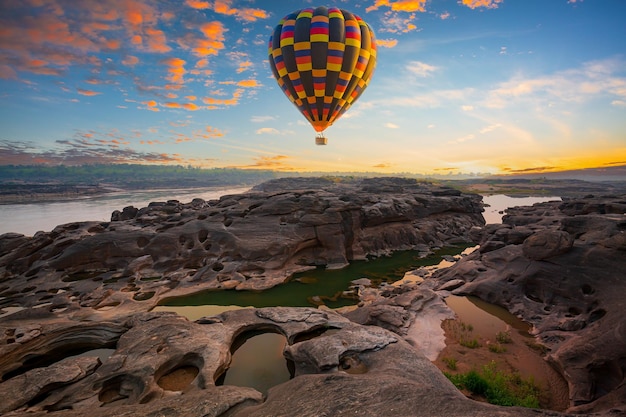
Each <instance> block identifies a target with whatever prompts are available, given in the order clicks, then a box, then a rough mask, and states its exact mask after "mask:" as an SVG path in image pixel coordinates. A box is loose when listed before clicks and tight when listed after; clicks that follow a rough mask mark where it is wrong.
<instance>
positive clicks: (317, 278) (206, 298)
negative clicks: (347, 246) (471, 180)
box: [161, 245, 469, 308]
mask: <svg viewBox="0 0 626 417" xmlns="http://www.w3.org/2000/svg"><path fill="white" fill-rule="evenodd" d="M468 247H469V245H464V246H451V247H446V248H443V249H440V250H438V251H436V252H435V253H434V254H432V255H430V256H427V257H420V256H419V252H417V251H401V252H396V253H394V254H392V255H391V256H383V257H379V258H374V259H370V260H367V261H355V262H352V263H350V265H348V266H347V267H345V268H342V269H338V270H328V269H325V268H318V269H315V270H311V271H307V272H303V273H299V274H295V275H294V276H293V277H292V278H291V279H290V280H289V281H288V282H286V283H284V284H281V285H277V286H275V287H272V288H270V289H267V290H264V291H237V290H220V291H215V290H210V291H202V292H198V293H195V294H192V295H188V296H185V297H178V298H171V299H166V300H164V301H163V302H162V303H161V305H162V306H203V305H216V306H242V307H249V306H251V307H258V308H260V307H275V306H283V307H311V306H317V305H319V304H325V305H326V306H328V307H330V308H339V307H344V306H349V305H354V304H356V303H357V302H358V298H357V297H356V294H353V295H350V294H346V292H347V291H348V290H349V288H350V286H351V282H352V281H354V280H356V279H360V278H368V279H370V280H371V281H372V285H374V286H377V285H380V284H381V283H382V282H386V283H392V282H395V281H397V280H399V279H401V278H402V277H404V274H405V273H406V272H408V271H411V270H414V269H416V268H418V267H420V266H430V265H437V264H439V262H441V260H442V256H444V255H458V254H460V253H461V252H462V251H463V250H465V249H466V248H468Z"/></svg>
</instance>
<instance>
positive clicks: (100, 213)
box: [0, 187, 561, 236]
mask: <svg viewBox="0 0 626 417" xmlns="http://www.w3.org/2000/svg"><path fill="white" fill-rule="evenodd" d="M249 189H250V187H232V188H227V187H215V188H189V189H181V190H148V191H119V192H114V193H110V194H106V195H102V196H98V197H83V198H78V199H75V200H71V201H57V202H39V203H30V204H29V203H22V204H4V205H0V211H1V213H2V214H1V215H0V235H1V234H3V233H9V232H14V233H21V234H24V235H26V236H32V235H34V234H35V233H37V232H38V231H44V232H49V231H51V230H52V229H54V228H55V227H56V226H58V225H60V224H66V223H73V222H81V221H101V222H108V221H110V220H111V213H113V212H114V211H115V210H122V209H123V208H124V207H127V206H135V207H137V208H142V207H146V206H147V205H148V204H149V203H151V202H153V201H167V200H178V201H180V202H182V203H189V202H190V201H191V200H193V199H194V198H202V199H204V200H213V199H218V198H219V197H221V196H223V195H227V194H240V193H243V192H245V191H248V190H249ZM560 199H561V198H560V197H509V196H506V195H501V194H498V195H487V196H483V201H484V202H485V204H488V205H489V206H488V207H485V212H484V213H483V216H484V218H485V221H486V222H487V223H501V222H502V213H501V212H502V211H503V210H505V209H506V208H508V207H514V206H529V205H533V204H535V203H539V202H544V201H554V200H560Z"/></svg>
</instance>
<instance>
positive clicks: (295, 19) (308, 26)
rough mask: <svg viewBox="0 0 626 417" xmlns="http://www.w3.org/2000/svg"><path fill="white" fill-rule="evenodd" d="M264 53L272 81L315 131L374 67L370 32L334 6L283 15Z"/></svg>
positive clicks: (348, 101) (343, 106) (337, 113)
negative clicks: (275, 81) (267, 55)
mask: <svg viewBox="0 0 626 417" xmlns="http://www.w3.org/2000/svg"><path fill="white" fill-rule="evenodd" d="M268 54H269V62H270V67H271V69H272V73H273V74H274V77H275V78H276V80H277V81H278V85H279V86H280V87H281V89H282V90H283V92H284V93H285V95H286V96H287V97H288V98H289V100H290V101H291V102H292V103H294V104H295V106H296V107H297V108H298V109H299V110H300V112H301V113H302V114H303V115H304V117H306V119H307V120H308V121H309V123H311V125H312V126H313V128H314V129H315V130H316V131H317V132H322V131H324V129H326V128H327V127H328V126H330V125H332V124H333V122H335V121H336V120H337V119H338V118H339V117H341V115H342V114H343V113H344V112H345V111H346V110H348V108H350V106H351V105H352V104H354V102H355V101H356V100H357V99H358V98H359V96H360V95H361V94H362V93H363V91H364V90H365V88H366V87H367V85H368V83H369V81H370V79H371V77H372V74H373V72H374V68H375V67H376V43H375V41H374V33H373V32H372V30H371V29H370V27H369V26H368V24H367V23H365V22H364V21H363V20H362V19H361V18H360V17H358V16H357V15H354V14H352V13H350V12H348V11H346V10H342V9H338V8H336V7H328V8H327V7H318V8H307V9H302V10H298V11H295V12H293V13H291V14H289V15H287V16H285V17H284V18H283V19H282V20H281V21H280V22H279V23H278V25H277V26H276V28H275V29H274V32H273V33H272V36H271V37H270V41H269V49H268Z"/></svg>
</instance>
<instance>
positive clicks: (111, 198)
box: [0, 187, 250, 236]
mask: <svg viewBox="0 0 626 417" xmlns="http://www.w3.org/2000/svg"><path fill="white" fill-rule="evenodd" d="M249 189H250V187H231V188H227V187H214V188H189V189H181V190H171V189H170V190H149V191H120V192H114V193H110V194H106V195H102V196H98V197H83V198H77V199H75V200H71V201H56V202H39V203H32V204H28V203H25V204H3V205H0V213H1V214H0V235H1V234H3V233H8V232H15V233H21V234H23V235H26V236H32V235H34V234H35V233H36V232H38V231H44V232H49V231H51V230H52V229H54V228H55V227H56V226H58V225H60V224H66V223H73V222H82V221H100V222H108V221H110V220H111V213H113V212H114V211H115V210H120V211H121V210H122V209H123V208H124V207H127V206H135V207H137V208H142V207H146V206H147V205H148V204H150V203H151V202H153V201H167V200H178V201H180V202H181V203H189V202H191V200H193V199H194V198H202V199H204V200H207V201H208V200H213V199H218V198H220V197H221V196H223V195H227V194H241V193H243V192H246V191H248V190H249Z"/></svg>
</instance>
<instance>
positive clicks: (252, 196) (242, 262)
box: [0, 178, 484, 318]
mask: <svg viewBox="0 0 626 417" xmlns="http://www.w3.org/2000/svg"><path fill="white" fill-rule="evenodd" d="M481 212H482V205H481V202H480V197H479V196H476V195H464V194H461V193H460V192H458V191H456V190H453V189H450V188H441V187H437V186H434V185H431V184H428V183H419V182H417V181H415V180H407V179H400V178H383V179H364V180H354V181H344V182H333V181H331V180H329V179H320V178H312V179H307V178H301V179H281V180H275V181H270V182H268V183H265V184H261V185H260V186H257V187H255V188H254V189H252V190H251V191H250V192H248V193H244V194H238V195H227V196H223V197H222V198H220V199H219V200H215V201H209V202H206V201H203V200H198V199H196V200H193V201H192V202H191V203H188V204H183V203H180V202H178V201H169V202H165V203H158V202H155V203H151V204H150V205H149V206H148V207H145V208H141V209H137V208H134V207H126V208H124V209H123V210H122V211H116V212H114V213H113V215H112V220H111V222H106V223H101V222H80V223H70V224H65V225H60V226H58V227H56V228H55V229H54V230H53V231H52V232H49V233H44V232H40V233H37V234H36V235H35V236H33V237H26V236H22V235H17V234H5V235H2V236H0V297H3V298H2V299H0V308H4V307H18V308H26V310H25V311H21V312H16V313H14V315H16V316H15V317H20V316H32V315H33V314H37V315H40V316H41V315H46V314H53V313H54V314H63V315H66V316H72V314H77V315H79V316H81V317H86V316H89V315H90V314H93V313H94V312H97V313H104V311H105V310H109V314H120V313H121V312H122V311H147V310H149V309H151V308H152V307H154V305H156V303H157V302H158V301H159V300H162V299H163V298H165V297H173V296H177V295H181V294H186V293H190V292H196V291H199V290H201V289H233V288H236V289H238V290H244V289H266V288H269V287H272V286H274V285H277V284H279V283H282V282H283V281H285V279H287V278H288V277H290V276H291V275H292V274H293V273H295V272H299V271H305V270H308V269H312V268H315V267H316V266H320V265H325V266H326V267H327V268H339V267H342V266H345V265H347V263H348V262H349V261H352V260H358V259H365V258H366V257H367V256H379V255H382V254H387V253H390V252H392V251H397V250H403V249H416V250H421V251H425V252H426V251H428V250H430V249H431V248H433V247H436V246H443V245H445V244H449V243H454V242H457V243H458V242H459V241H468V239H469V238H468V232H469V231H470V230H471V229H472V227H476V226H480V225H482V224H483V223H484V220H483V219H482V216H481ZM35 307H38V310H37V311H32V309H33V308H35ZM85 307H87V308H86V309H85ZM113 307H115V308H114V309H113ZM0 314H1V313H0ZM95 317H96V318H97V317H102V314H96V316H95Z"/></svg>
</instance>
